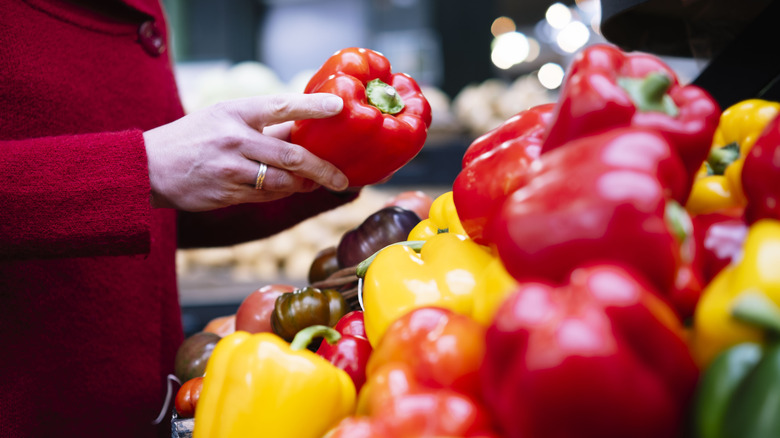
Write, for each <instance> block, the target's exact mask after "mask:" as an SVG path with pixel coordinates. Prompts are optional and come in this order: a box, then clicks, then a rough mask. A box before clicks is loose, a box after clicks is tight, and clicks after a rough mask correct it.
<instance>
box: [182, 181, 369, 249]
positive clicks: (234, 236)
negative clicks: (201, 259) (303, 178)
mask: <svg viewBox="0 0 780 438" xmlns="http://www.w3.org/2000/svg"><path fill="white" fill-rule="evenodd" d="M358 195H359V191H352V192H343V193H332V192H329V191H328V190H326V189H324V188H320V189H318V190H315V191H313V192H310V193H297V194H295V195H292V196H289V197H287V198H283V199H279V200H277V201H272V202H264V203H255V204H242V205H237V206H233V207H226V208H222V209H219V210H214V211H210V212H200V213H187V212H180V213H179V247H180V248H198V247H215V246H226V245H233V244H237V243H241V242H247V241H251V240H257V239H262V238H264V237H268V236H271V235H274V234H276V233H279V232H282V231H284V230H286V229H288V228H291V227H293V226H294V225H296V224H298V223H300V222H301V221H303V220H306V219H308V218H310V217H313V216H316V215H317V214H319V213H322V212H325V211H328V210H331V209H334V208H337V207H339V206H341V205H344V204H346V203H348V202H351V201H353V200H354V199H355V198H356V197H357V196H358Z"/></svg>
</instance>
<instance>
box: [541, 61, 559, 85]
mask: <svg viewBox="0 0 780 438" xmlns="http://www.w3.org/2000/svg"><path fill="white" fill-rule="evenodd" d="M564 75H565V72H564V70H563V67H561V66H560V65H559V64H556V63H554V62H548V63H547V64H544V65H543V66H542V67H541V68H539V72H538V73H537V77H538V78H539V82H540V83H541V84H542V86H543V87H544V88H547V89H548V90H555V89H556V88H558V87H560V86H561V84H562V83H563V77H564Z"/></svg>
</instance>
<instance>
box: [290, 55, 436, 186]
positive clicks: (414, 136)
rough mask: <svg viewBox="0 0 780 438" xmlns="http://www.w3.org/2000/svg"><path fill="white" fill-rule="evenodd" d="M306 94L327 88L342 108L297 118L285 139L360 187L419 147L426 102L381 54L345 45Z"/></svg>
mask: <svg viewBox="0 0 780 438" xmlns="http://www.w3.org/2000/svg"><path fill="white" fill-rule="evenodd" d="M304 92H305V93H332V94H336V95H338V96H340V97H341V98H342V99H343V100H344V109H343V110H342V111H341V113H339V114H338V115H336V116H334V117H329V118H326V119H306V120H299V121H296V122H295V123H294V125H293V127H292V132H291V138H290V140H291V141H292V142H293V143H295V144H299V145H301V146H303V147H305V148H306V149H308V150H309V151H311V152H312V153H314V154H315V155H317V156H318V157H320V158H322V159H325V160H327V161H329V162H331V163H332V164H333V165H335V166H336V167H338V168H339V169H340V170H341V171H342V172H344V174H345V175H346V176H347V178H348V179H349V184H350V186H353V187H354V186H363V185H366V184H373V183H376V182H379V181H382V180H384V179H386V178H387V177H388V176H390V175H392V174H393V173H394V172H395V171H397V170H398V169H400V168H401V167H402V166H404V165H405V164H406V163H408V162H409V161H411V160H412V158H414V157H415V156H416V155H417V153H418V152H420V149H422V147H423V144H424V143H425V139H426V137H427V132H428V127H429V126H430V124H431V106H430V104H429V103H428V101H427V100H426V99H425V96H423V94H422V92H421V91H420V87H419V86H418V85H417V83H416V82H415V80H414V79H412V78H411V77H410V76H409V75H407V74H404V73H392V71H391V66H390V62H389V61H388V60H387V58H385V57H384V56H383V55H382V54H381V53H378V52H375V51H373V50H368V49H363V48H357V47H352V48H347V49H343V50H339V51H338V52H336V53H335V54H333V55H332V56H331V57H330V58H328V60H327V61H325V64H323V65H322V67H320V69H319V70H318V71H317V72H316V73H315V74H314V76H313V77H312V78H311V79H310V80H309V83H308V84H307V86H306V89H305V91H304Z"/></svg>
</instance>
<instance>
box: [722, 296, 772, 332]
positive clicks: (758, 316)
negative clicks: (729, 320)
mask: <svg viewBox="0 0 780 438" xmlns="http://www.w3.org/2000/svg"><path fill="white" fill-rule="evenodd" d="M731 315H732V316H733V317H734V318H736V319H738V320H740V321H742V322H745V323H747V324H752V325H755V326H758V327H759V328H762V329H765V330H769V331H770V332H772V333H774V334H780V308H778V307H777V305H776V304H775V303H774V301H772V300H770V299H769V298H768V297H767V296H766V295H764V294H762V293H761V292H759V291H757V290H751V291H747V292H745V293H743V294H742V295H740V297H739V298H737V299H736V300H735V301H734V303H733V305H732V307H731Z"/></svg>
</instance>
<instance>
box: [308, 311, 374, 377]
mask: <svg viewBox="0 0 780 438" xmlns="http://www.w3.org/2000/svg"><path fill="white" fill-rule="evenodd" d="M333 330H335V331H336V332H337V333H338V334H339V335H340V336H339V337H338V338H337V339H335V341H334V338H331V341H333V342H330V341H328V338H325V339H326V342H323V343H321V344H320V347H319V349H317V354H319V355H320V356H322V357H324V358H325V359H327V360H328V361H329V362H330V363H332V364H333V365H335V366H336V367H338V368H341V369H342V370H344V371H346V372H347V374H349V377H351V378H352V382H353V383H354V384H355V389H356V390H357V391H358V392H360V388H362V387H363V384H364V383H365V382H366V365H367V364H368V359H369V357H370V356H371V351H372V348H371V344H370V343H369V342H368V338H367V337H366V329H365V325H364V323H363V312H361V311H353V312H350V313H347V314H346V315H344V316H343V317H341V319H339V322H338V323H336V325H335V326H334V327H333Z"/></svg>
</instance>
